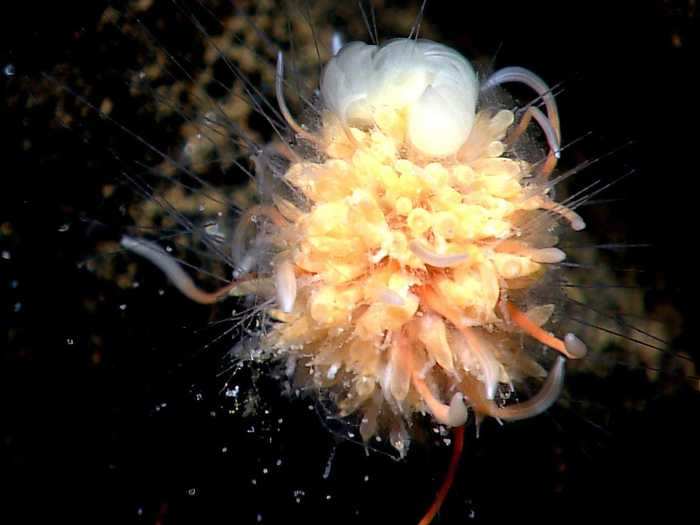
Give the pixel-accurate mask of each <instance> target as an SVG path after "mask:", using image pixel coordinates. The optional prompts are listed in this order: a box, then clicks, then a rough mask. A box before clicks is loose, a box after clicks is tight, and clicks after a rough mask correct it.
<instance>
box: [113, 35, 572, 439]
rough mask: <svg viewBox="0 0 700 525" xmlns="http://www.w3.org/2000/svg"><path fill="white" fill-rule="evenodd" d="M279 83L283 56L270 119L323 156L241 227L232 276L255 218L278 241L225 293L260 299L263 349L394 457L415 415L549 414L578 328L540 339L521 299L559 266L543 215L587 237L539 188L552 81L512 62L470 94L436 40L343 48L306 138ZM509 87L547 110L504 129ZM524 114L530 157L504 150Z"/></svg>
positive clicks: (553, 141) (444, 418) (551, 128)
mask: <svg viewBox="0 0 700 525" xmlns="http://www.w3.org/2000/svg"><path fill="white" fill-rule="evenodd" d="M282 73H283V65H282V61H281V56H280V60H279V63H278V79H277V80H278V82H277V89H278V100H279V102H280V109H281V110H282V113H283V114H284V115H285V117H286V118H287V120H288V121H289V124H290V127H291V128H292V129H293V130H294V131H295V132H296V135H297V137H299V138H301V139H304V140H305V141H307V142H308V143H310V144H312V145H313V147H314V148H315V149H316V150H317V151H318V153H319V154H320V157H321V160H320V161H307V160H304V159H303V158H301V157H300V156H298V155H296V154H294V153H292V154H290V155H289V158H290V162H289V167H288V169H287V170H286V172H285V173H284V175H283V178H284V180H285V181H286V183H287V184H288V185H289V186H290V187H291V188H293V192H291V195H290V194H288V195H287V197H283V196H281V195H272V196H271V202H270V203H265V204H261V205H258V206H256V207H255V208H254V209H252V210H250V211H249V212H248V213H247V214H245V215H244V216H243V217H242V218H241V224H240V225H239V227H238V230H237V231H236V233H235V235H234V250H235V254H236V257H237V260H238V261H239V269H238V273H239V274H240V273H247V272H249V271H250V270H251V269H252V268H253V267H255V265H254V263H255V262H256V260H255V259H256V257H258V253H259V252H255V251H251V252H247V251H246V235H247V234H246V232H247V231H248V230H249V228H248V224H247V222H248V221H250V220H251V219H252V220H253V221H254V222H256V221H257V220H258V219H259V218H260V217H265V218H267V219H268V220H269V222H270V223H271V224H273V225H274V227H273V228H272V229H271V230H269V229H268V230H267V231H265V232H264V233H260V235H264V237H265V239H264V243H265V245H267V246H270V245H271V246H273V247H274V248H273V251H274V254H273V257H272V263H271V264H267V266H265V265H260V264H258V265H257V269H258V271H257V272H256V275H255V276H254V277H253V276H252V274H251V275H250V276H249V278H246V277H245V276H241V279H240V280H239V281H237V282H233V283H231V285H230V286H228V287H226V288H225V289H224V290H223V291H225V292H230V291H232V292H234V293H236V294H241V293H244V292H246V293H248V292H250V293H255V294H257V295H263V296H264V295H266V294H269V295H270V296H271V298H272V299H273V301H267V302H266V303H265V304H273V307H271V308H270V309H269V310H268V311H267V314H268V316H269V318H270V319H271V323H270V326H269V329H268V330H267V331H266V333H265V336H264V337H263V339H262V344H263V346H264V349H265V350H267V351H269V352H270V353H272V354H273V355H275V356H276V357H279V358H282V359H287V360H289V361H290V362H292V363H295V364H296V369H297V370H298V371H301V372H299V374H300V375H301V376H303V377H304V378H305V379H306V380H307V381H309V382H311V384H313V385H314V386H315V387H316V388H318V389H319V390H321V391H325V392H331V393H333V395H334V399H335V400H336V403H337V405H338V407H339V410H340V412H341V414H342V415H349V414H352V413H356V412H358V411H359V412H360V413H361V414H362V423H361V428H360V431H361V434H362V436H363V438H364V439H369V437H371V436H372V435H374V434H375V433H377V432H379V433H384V434H391V438H392V439H391V441H392V443H393V444H394V446H395V447H396V448H397V449H398V450H399V451H401V452H404V451H405V449H406V447H407V444H408V433H407V430H406V423H410V422H411V419H412V416H413V415H414V414H415V413H416V412H419V413H426V412H427V413H429V414H431V415H432V416H433V418H434V419H435V420H436V421H438V422H440V423H442V424H445V425H448V426H452V427H458V426H461V425H463V424H464V423H465V422H466V420H467V416H468V408H469V407H470V408H471V409H472V410H473V411H474V413H475V414H476V415H477V418H479V419H480V418H482V417H484V416H492V417H495V418H499V419H504V420H514V419H522V418H526V417H530V416H533V415H536V414H539V413H541V412H542V411H544V410H546V409H547V408H548V407H549V406H550V405H551V404H552V403H553V402H554V401H555V400H556V398H557V397H558V395H559V392H560V390H561V385H562V381H563V374H564V364H565V357H568V358H579V357H582V356H583V355H584V354H585V351H586V349H585V346H584V345H583V343H582V342H581V341H580V340H579V339H578V338H577V337H576V336H574V335H573V334H566V335H565V336H564V337H563V339H560V338H557V337H556V336H554V335H552V334H551V333H549V332H548V331H546V330H545V329H543V328H542V326H543V325H544V324H545V323H546V322H547V321H548V319H549V316H550V315H551V314H552V310H553V308H554V307H553V306H552V305H547V304H539V305H538V304H536V303H533V302H532V298H531V297H530V295H531V294H528V291H529V290H531V289H532V287H533V286H534V285H535V284H536V283H537V282H538V281H540V280H541V279H542V277H543V275H545V273H546V272H547V271H548V268H550V267H551V265H555V264H556V263H559V262H561V261H562V260H563V259H564V257H565V254H564V253H563V252H562V251H561V250H560V249H558V248H556V247H555V244H556V237H554V236H553V235H551V234H550V232H549V231H548V228H549V226H550V225H551V221H548V220H542V219H543V216H550V215H552V214H555V215H559V216H561V217H562V218H564V219H566V220H568V221H569V222H570V224H571V227H573V228H574V229H575V230H578V229H581V228H583V227H584V224H583V221H582V220H581V219H580V217H578V215H576V214H575V213H574V212H573V211H572V210H570V209H568V208H566V207H564V206H563V205H560V204H557V203H555V202H553V201H552V200H551V199H550V198H549V196H548V192H549V189H550V188H551V182H549V181H548V177H549V174H550V173H551V172H552V170H553V168H554V165H555V163H556V159H557V158H558V156H559V142H560V132H559V119H558V115H557V111H556V105H555V104H554V99H553V97H552V96H551V94H550V92H549V89H548V88H547V86H546V85H544V83H543V82H542V81H541V80H540V79H539V78H538V77H536V76H535V75H533V74H532V73H530V72H528V71H526V70H523V69H520V68H506V69H503V70H500V71H498V72H496V73H495V74H494V75H492V76H491V77H490V78H489V79H488V80H487V81H486V82H485V83H484V84H483V85H482V86H481V87H480V86H479V84H478V82H477V78H476V75H475V73H474V71H473V69H472V67H471V65H470V64H469V63H468V62H467V61H466V60H465V59H464V58H463V57H462V56H461V55H459V54H458V53H457V52H455V51H454V50H452V49H450V48H447V47H445V46H442V45H439V44H436V43H433V42H427V41H421V40H418V41H415V40H410V39H401V40H394V41H391V42H390V43H389V44H387V45H385V46H382V47H377V46H368V45H365V44H360V43H352V44H349V45H347V46H345V47H344V48H343V49H341V50H340V51H339V52H338V53H337V54H336V56H335V57H334V58H333V59H332V60H331V61H330V62H329V63H328V65H327V66H326V69H325V71H324V74H323V77H322V82H321V94H322V98H323V102H324V104H325V108H324V109H325V113H324V116H323V119H322V123H321V125H320V126H319V127H318V130H317V131H309V129H307V128H303V127H301V126H299V125H298V124H297V123H296V122H294V120H293V119H292V117H291V115H290V114H289V111H288V109H287V107H286V105H285V103H284V99H283V97H282ZM512 81H517V82H522V83H525V84H526V85H528V86H530V87H532V88H533V89H534V90H535V91H536V92H537V93H538V95H539V96H540V99H541V101H542V102H543V104H544V106H545V109H546V112H543V111H541V110H539V109H538V107H537V106H536V105H531V106H530V107H528V108H527V109H526V110H525V111H523V112H522V115H521V116H520V118H519V119H518V122H517V123H514V122H515V120H516V119H515V115H514V113H513V112H511V111H508V110H503V109H501V110H498V109H496V108H493V107H491V108H490V107H482V106H484V105H483V104H481V105H480V103H479V94H480V92H481V91H484V90H490V89H491V88H493V87H495V86H497V85H499V84H502V83H505V82H512ZM533 118H534V120H535V121H536V123H537V124H538V125H539V126H540V128H541V130H542V131H543V132H544V135H545V137H546V139H547V142H548V145H549V154H548V155H547V156H546V158H545V159H544V161H543V162H542V163H540V164H537V165H532V164H530V163H528V162H526V161H524V160H521V159H519V158H518V157H517V155H515V154H514V151H515V148H514V146H515V145H516V144H517V142H518V139H519V137H520V135H521V134H522V133H523V132H524V131H525V129H526V128H527V126H528V123H529V122H530V121H531V120H532V119H533ZM545 218H546V217H545ZM125 246H127V247H128V248H130V249H133V250H135V251H137V252H139V253H141V254H142V255H145V256H146V257H148V258H150V259H151V260H153V261H154V262H156V264H158V265H159V266H160V267H161V268H162V269H164V270H165V271H166V272H167V273H168V274H169V275H170V277H171V279H173V281H174V282H175V284H177V285H178V286H179V287H180V289H181V290H182V291H183V292H185V293H186V294H188V295H189V296H190V297H192V298H194V299H196V300H198V301H201V302H211V301H214V300H217V299H219V298H220V297H221V296H222V293H221V292H217V293H214V294H205V293H202V292H200V291H198V290H197V289H196V288H195V287H194V285H193V284H192V282H191V281H190V280H189V279H188V278H187V277H186V276H185V275H184V273H183V272H182V270H180V269H179V268H177V267H175V266H174V265H173V264H172V261H167V260H166V259H164V257H165V256H164V254H163V253H162V251H158V250H157V249H155V248H154V247H153V246H152V245H150V244H147V243H141V242H138V241H134V240H133V239H126V240H125ZM257 262H259V261H257ZM268 263H269V261H268ZM264 268H268V269H269V275H265V270H264ZM266 290H267V292H266ZM223 291H222V292H223ZM275 298H276V301H275ZM519 305H520V306H519ZM524 305H526V306H524ZM523 333H524V334H526V335H527V336H529V337H532V338H534V339H536V340H538V341H539V342H541V343H543V344H545V345H547V346H549V347H551V348H553V349H554V350H556V351H558V352H559V353H560V354H561V355H558V357H557V359H556V360H555V362H554V365H553V367H552V368H551V369H550V370H549V372H547V371H546V370H545V369H544V368H543V367H542V366H540V364H538V363H537V362H536V361H535V360H534V359H533V358H532V357H530V356H529V355H528V353H527V352H526V351H525V350H524V349H523V343H522V340H523V337H522V334H523ZM528 377H536V378H546V379H544V384H543V386H542V387H541V389H540V390H539V392H538V393H537V394H535V395H534V396H532V397H531V398H530V399H528V400H526V401H523V402H520V403H508V402H507V400H506V397H507V394H508V393H509V392H510V391H511V390H512V389H513V388H514V385H516V384H517V383H519V382H521V381H523V380H524V379H526V378H528ZM499 386H501V388H499Z"/></svg>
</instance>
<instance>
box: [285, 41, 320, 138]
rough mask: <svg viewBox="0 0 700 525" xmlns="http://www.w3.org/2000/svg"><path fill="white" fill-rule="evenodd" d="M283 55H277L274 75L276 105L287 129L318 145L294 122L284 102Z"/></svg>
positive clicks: (310, 135) (311, 136) (312, 136)
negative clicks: (285, 122) (287, 126)
mask: <svg viewBox="0 0 700 525" xmlns="http://www.w3.org/2000/svg"><path fill="white" fill-rule="evenodd" d="M283 84H284V55H283V54H282V51H279V52H278V53H277V69H276V74H275V96H276V98H277V105H278V106H279V108H280V112H281V113H282V116H283V117H284V120H286V121H287V124H289V127H290V128H292V129H293V130H294V132H295V133H296V134H297V135H298V136H300V137H301V138H303V139H306V140H308V141H310V142H313V143H318V139H317V138H316V137H315V136H314V135H313V134H311V133H309V132H308V131H306V130H305V129H304V128H302V127H301V126H300V125H299V123H298V122H297V121H296V120H294V117H293V116H292V114H291V112H290V111H289V108H288V107H287V102H285V100H284V85H283Z"/></svg>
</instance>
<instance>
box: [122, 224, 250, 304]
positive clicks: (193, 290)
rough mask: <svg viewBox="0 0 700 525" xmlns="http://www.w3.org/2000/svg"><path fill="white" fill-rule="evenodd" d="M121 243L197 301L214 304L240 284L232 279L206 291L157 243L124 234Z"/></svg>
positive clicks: (184, 293)
mask: <svg viewBox="0 0 700 525" xmlns="http://www.w3.org/2000/svg"><path fill="white" fill-rule="evenodd" d="M121 245H122V246H123V247H124V248H126V249H127V250H129V251H131V252H134V253H135V254H137V255H140V256H141V257H143V258H144V259H147V260H148V261H150V262H151V263H153V264H154V265H155V266H157V267H158V268H159V269H160V270H161V271H162V272H163V273H164V274H165V275H166V277H168V279H170V282H172V283H173V284H174V285H175V287H176V288H177V289H178V290H180V292H181V293H182V294H183V295H185V296H186V297H188V298H189V299H192V300H193V301H195V302H197V303H200V304H213V303H215V302H217V301H219V300H220V299H222V298H223V297H225V296H226V295H228V293H229V291H231V290H232V289H233V288H234V287H235V286H236V285H237V284H238V282H237V281H232V282H230V283H229V284H227V285H225V286H223V287H221V288H220V289H218V290H215V291H213V292H205V291H204V290H202V289H200V288H199V287H197V285H195V284H194V281H193V280H192V278H191V277H190V276H189V275H187V273H185V271H184V270H183V269H182V267H181V266H180V265H179V264H178V262H177V260H175V258H174V257H172V256H171V255H170V254H169V253H168V252H166V251H165V250H164V249H163V248H161V247H160V246H158V245H157V244H156V243H154V242H151V241H147V240H145V239H135V238H133V237H127V236H124V237H122V240H121Z"/></svg>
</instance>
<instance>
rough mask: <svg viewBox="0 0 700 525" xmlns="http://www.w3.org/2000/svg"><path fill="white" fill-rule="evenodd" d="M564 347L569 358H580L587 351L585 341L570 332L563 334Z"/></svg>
mask: <svg viewBox="0 0 700 525" xmlns="http://www.w3.org/2000/svg"><path fill="white" fill-rule="evenodd" d="M564 347H565V348H566V353H567V354H568V355H569V357H570V358H571V359H581V358H582V357H584V356H585V355H586V354H587V353H588V348H587V347H586V345H585V343H584V342H583V341H581V340H580V339H579V338H578V337H576V336H575V335H574V334H572V333H568V334H566V335H565V336H564Z"/></svg>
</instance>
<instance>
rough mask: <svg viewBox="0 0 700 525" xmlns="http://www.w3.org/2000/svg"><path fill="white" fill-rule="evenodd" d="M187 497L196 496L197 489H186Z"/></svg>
mask: <svg viewBox="0 0 700 525" xmlns="http://www.w3.org/2000/svg"><path fill="white" fill-rule="evenodd" d="M187 495H188V496H196V495H197V489H196V488H191V489H187Z"/></svg>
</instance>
